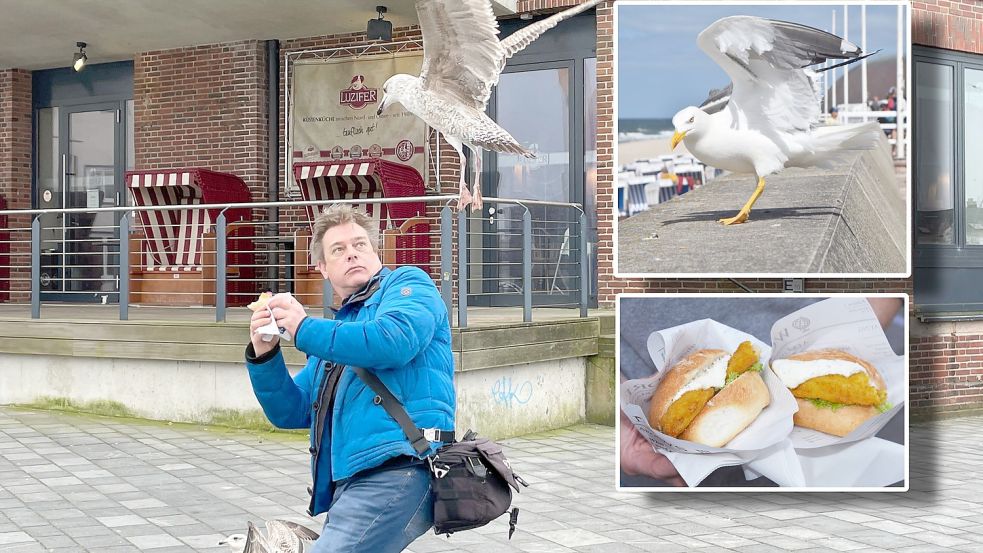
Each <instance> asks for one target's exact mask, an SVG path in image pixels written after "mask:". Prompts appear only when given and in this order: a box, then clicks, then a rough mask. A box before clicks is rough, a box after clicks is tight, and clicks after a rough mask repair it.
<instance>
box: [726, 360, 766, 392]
mask: <svg viewBox="0 0 983 553" xmlns="http://www.w3.org/2000/svg"><path fill="white" fill-rule="evenodd" d="M762 369H764V366H763V365H762V364H761V361H758V362H756V363H755V364H753V365H751V366H750V367H748V369H747V370H746V371H744V372H751V371H754V372H756V373H759V372H761V371H762ZM742 374H744V373H737V374H731V375H728V376H727V380H726V381H725V382H724V386H726V385H728V384H730V383H731V382H733V381H735V380H737V379H738V378H739V377H740V376H741V375H742Z"/></svg>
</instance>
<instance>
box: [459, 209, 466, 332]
mask: <svg viewBox="0 0 983 553" xmlns="http://www.w3.org/2000/svg"><path fill="white" fill-rule="evenodd" d="M457 326H458V327H459V328H467V326H468V213H467V210H464V209H462V210H460V211H458V212H457Z"/></svg>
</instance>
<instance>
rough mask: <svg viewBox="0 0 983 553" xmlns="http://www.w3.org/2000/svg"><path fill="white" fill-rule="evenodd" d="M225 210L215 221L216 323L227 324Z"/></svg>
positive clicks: (226, 230)
mask: <svg viewBox="0 0 983 553" xmlns="http://www.w3.org/2000/svg"><path fill="white" fill-rule="evenodd" d="M227 232H228V229H227V228H226V219H225V210H222V212H221V213H219V214H218V219H217V220H216V221H215V322H217V323H224V322H225V288H226V282H225V265H226V259H225V236H226V233H227Z"/></svg>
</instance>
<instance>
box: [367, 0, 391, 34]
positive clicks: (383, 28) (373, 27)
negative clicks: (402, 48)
mask: <svg viewBox="0 0 983 553" xmlns="http://www.w3.org/2000/svg"><path fill="white" fill-rule="evenodd" d="M375 11H377V12H379V18H378V19H370V20H369V23H368V25H367V26H366V28H365V38H366V39H367V40H381V41H383V42H392V39H393V24H392V22H391V21H386V20H385V19H383V16H385V14H386V12H387V11H389V9H388V8H386V7H385V6H376V7H375Z"/></svg>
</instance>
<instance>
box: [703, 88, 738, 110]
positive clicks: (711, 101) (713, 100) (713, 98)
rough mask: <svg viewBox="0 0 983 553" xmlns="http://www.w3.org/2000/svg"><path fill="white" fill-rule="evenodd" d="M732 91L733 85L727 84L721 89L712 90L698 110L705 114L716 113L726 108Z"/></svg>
mask: <svg viewBox="0 0 983 553" xmlns="http://www.w3.org/2000/svg"><path fill="white" fill-rule="evenodd" d="M733 91H734V83H729V84H728V85H727V86H725V87H723V88H714V89H712V90H710V93H709V94H707V99H706V100H703V103H702V104H700V109H702V110H703V111H705V112H707V113H717V112H718V111H720V110H722V109H724V108H725V107H727V102H729V101H730V95H731V93H732V92H733Z"/></svg>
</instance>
